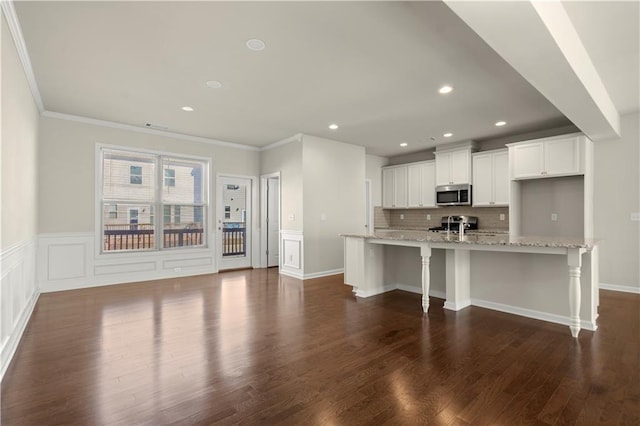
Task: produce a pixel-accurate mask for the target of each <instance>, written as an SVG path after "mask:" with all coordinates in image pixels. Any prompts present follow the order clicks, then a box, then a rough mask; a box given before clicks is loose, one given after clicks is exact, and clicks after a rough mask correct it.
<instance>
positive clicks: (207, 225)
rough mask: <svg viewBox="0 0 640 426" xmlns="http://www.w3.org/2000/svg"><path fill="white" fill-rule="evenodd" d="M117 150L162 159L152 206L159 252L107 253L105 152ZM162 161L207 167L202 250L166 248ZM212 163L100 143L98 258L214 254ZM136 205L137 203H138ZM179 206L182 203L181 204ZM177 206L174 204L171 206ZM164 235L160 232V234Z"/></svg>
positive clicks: (96, 204) (96, 205)
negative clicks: (104, 211) (176, 159)
mask: <svg viewBox="0 0 640 426" xmlns="http://www.w3.org/2000/svg"><path fill="white" fill-rule="evenodd" d="M105 149H106V150H117V151H124V152H130V153H131V154H132V155H135V154H142V155H145V154H146V155H155V156H158V162H157V170H156V188H155V189H156V194H155V200H154V202H153V203H152V204H153V206H154V210H155V213H154V226H155V230H156V232H154V235H155V239H156V244H155V246H156V248H153V249H148V250H117V251H116V250H114V251H104V240H103V236H104V234H103V230H104V218H103V211H102V203H103V201H104V200H103V193H102V187H103V169H102V167H103V155H102V152H103V150H105ZM162 157H170V158H178V159H184V160H193V161H200V162H202V163H203V164H204V170H203V176H202V186H203V188H202V190H203V203H202V204H203V206H204V217H203V228H204V230H203V236H202V240H203V241H202V245H199V246H183V247H167V248H164V247H162V244H163V240H162V234H163V232H162V231H163V230H164V214H163V212H164V209H163V206H164V205H165V204H164V203H163V202H162V190H163V188H164V171H163V167H162ZM211 167H212V165H211V159H209V158H206V157H200V156H195V155H188V154H181V153H175V152H167V151H155V150H149V149H138V148H129V147H126V146H120V145H108V144H101V143H96V149H95V170H96V174H95V176H96V179H95V191H94V193H95V199H94V209H95V216H94V217H95V221H94V223H95V225H96V226H95V255H96V258H98V257H102V256H105V257H109V258H117V257H130V256H144V255H157V254H159V253H176V254H177V253H189V252H202V251H205V250H211V248H212V247H213V242H214V240H215V232H214V229H215V228H214V227H213V223H212V219H211V217H212V212H211V209H212V208H214V207H212V205H211V190H210V188H211V187H212V186H211V177H210V176H211ZM134 203H135V201H134ZM178 204H179V203H178ZM167 205H174V204H170V203H169V204H167ZM158 231H160V232H158Z"/></svg>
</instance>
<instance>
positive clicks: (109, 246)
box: [100, 148, 209, 252]
mask: <svg viewBox="0 0 640 426" xmlns="http://www.w3.org/2000/svg"><path fill="white" fill-rule="evenodd" d="M100 155H101V158H100V160H101V172H102V173H101V179H102V182H101V186H100V187H101V194H100V204H101V207H100V208H101V211H102V221H101V225H100V226H101V232H102V241H103V245H102V252H122V251H148V250H163V249H168V248H180V247H203V246H205V245H206V241H207V229H206V226H205V223H204V222H205V218H206V217H207V215H206V211H207V209H208V207H209V206H208V197H207V196H206V187H207V176H208V163H207V161H205V160H200V159H192V158H181V157H179V156H171V155H158V154H154V153H149V152H134V151H127V150H116V149H109V148H102V149H101V150H100ZM143 176H144V179H143ZM156 212H162V214H161V215H160V216H158V217H157V219H160V218H162V221H160V220H155V219H156V216H157V215H156Z"/></svg>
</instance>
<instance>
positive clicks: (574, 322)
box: [342, 229, 598, 337]
mask: <svg viewBox="0 0 640 426" xmlns="http://www.w3.org/2000/svg"><path fill="white" fill-rule="evenodd" d="M342 236H343V237H344V241H345V284H348V285H351V286H353V288H354V293H355V294H356V296H358V297H369V296H372V295H374V294H379V293H381V292H383V291H388V289H389V288H390V287H389V285H388V283H385V282H384V280H385V273H384V270H383V268H384V256H385V250H384V247H385V246H404V247H415V248H418V249H419V250H420V258H421V263H422V265H421V266H422V271H421V272H422V273H421V283H420V284H421V287H422V308H423V311H424V312H425V313H426V312H428V310H429V297H428V296H429V290H430V286H431V273H430V259H431V254H432V250H433V249H443V250H445V251H446V301H445V304H444V307H445V308H446V309H450V310H454V311H457V310H460V309H464V308H466V307H467V306H470V305H473V304H475V303H473V301H474V299H473V298H472V291H473V287H474V286H482V285H483V283H482V280H481V279H480V278H478V280H477V281H478V282H476V279H475V275H474V274H472V263H471V252H511V253H521V254H525V255H532V256H537V257H535V258H532V260H531V265H530V266H531V267H526V268H525V269H526V273H525V272H524V271H521V270H519V268H520V266H517V267H514V268H513V273H512V275H513V276H512V280H513V282H514V283H516V282H517V283H519V284H520V285H525V286H528V290H531V292H533V293H535V292H536V291H538V292H542V291H545V292H547V293H545V294H543V295H542V297H538V298H539V299H541V300H544V298H545V297H548V298H549V300H550V301H552V300H553V299H557V298H558V297H559V296H558V295H557V294H556V293H555V290H557V287H559V286H552V287H551V288H552V290H551V291H549V290H548V289H547V290H539V289H543V288H544V285H542V284H544V280H547V281H548V280H549V279H548V277H549V271H550V270H551V269H553V274H554V277H555V279H554V282H558V283H566V285H564V289H565V290H564V291H563V293H564V295H568V300H567V302H568V303H567V305H568V306H567V309H566V312H560V314H559V315H558V313H549V312H547V311H548V310H547V309H545V306H544V302H541V304H540V307H539V308H536V310H531V309H528V308H523V307H518V306H508V307H507V308H506V309H500V308H499V307H498V308H495V309H498V310H505V311H507V312H512V313H520V314H522V315H527V316H532V317H535V318H540V319H545V320H548V321H553V322H558V323H563V324H568V325H569V328H570V330H571V334H572V335H573V336H574V337H577V336H578V333H579V331H580V329H581V328H585V329H590V330H595V329H596V323H595V320H596V318H597V305H598V296H597V270H596V267H595V265H597V262H594V259H593V257H595V256H597V242H596V241H595V240H589V239H582V238H569V237H567V238H556V237H537V236H511V235H509V234H507V233H491V232H482V231H475V232H468V233H465V234H464V235H463V236H459V235H457V234H454V233H447V232H440V233H435V232H427V231H417V230H391V229H390V230H386V229H385V230H376V231H375V232H374V233H373V234H363V235H358V234H342ZM585 253H586V254H587V255H588V257H589V262H588V265H589V270H588V274H587V282H585V283H581V275H582V272H583V271H582V269H583V256H584V255H585ZM540 255H554V256H540ZM557 256H563V257H564V259H565V260H566V262H565V263H563V264H564V265H565V266H564V268H561V269H562V270H560V268H559V267H558V262H557V260H556V259H557ZM550 257H552V258H554V259H550ZM508 260H509V259H507V261H508ZM552 260H553V262H552ZM483 262H487V260H486V258H483ZM489 262H492V261H491V260H489ZM476 263H477V262H476ZM476 266H477V265H476ZM480 267H481V268H482V269H484V270H485V271H486V270H487V269H488V270H491V269H492V268H494V267H495V268H507V270H508V265H506V263H505V261H504V260H503V259H497V260H496V261H495V265H488V266H487V265H481V266H480ZM567 271H568V275H567ZM484 275H485V276H487V274H486V272H485V274H484ZM502 275H504V273H503V274H502ZM472 277H473V279H472ZM387 279H388V278H387ZM489 280H490V279H487V278H485V279H484V281H489ZM507 281H509V280H507ZM523 283H524V284H523ZM547 287H548V286H547ZM583 290H584V291H583ZM523 293H527V292H523ZM582 293H586V294H584V295H583V294H582ZM583 299H584V301H586V302H587V303H586V304H587V306H585V309H584V310H583V316H585V317H586V318H584V319H582V320H581V315H580V313H581V304H582V303H583ZM525 302H526V300H522V303H523V304H525ZM487 303H489V302H487ZM479 305H482V304H480V303H479ZM494 305H495V306H503V305H500V304H497V303H495V304H494ZM565 306H566V305H565Z"/></svg>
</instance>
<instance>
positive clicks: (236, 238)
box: [216, 176, 252, 270]
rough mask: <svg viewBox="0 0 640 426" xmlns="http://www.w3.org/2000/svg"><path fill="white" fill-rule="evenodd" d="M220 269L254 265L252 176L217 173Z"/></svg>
mask: <svg viewBox="0 0 640 426" xmlns="http://www.w3.org/2000/svg"><path fill="white" fill-rule="evenodd" d="M217 186H218V191H217V201H218V202H217V210H218V213H217V216H218V217H217V220H216V222H217V223H216V225H217V226H216V227H217V231H216V232H217V234H218V253H219V254H218V269H219V270H224V269H236V268H249V267H251V195H252V181H251V179H250V178H241V177H228V176H219V177H218V184H217Z"/></svg>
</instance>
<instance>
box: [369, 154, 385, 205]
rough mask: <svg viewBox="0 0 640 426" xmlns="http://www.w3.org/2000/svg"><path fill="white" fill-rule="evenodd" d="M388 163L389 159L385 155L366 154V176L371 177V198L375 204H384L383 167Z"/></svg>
mask: <svg viewBox="0 0 640 426" xmlns="http://www.w3.org/2000/svg"><path fill="white" fill-rule="evenodd" d="M388 163H389V159H388V158H385V157H378V156H377V155H366V156H365V167H366V172H365V177H366V178H367V179H371V192H372V197H371V199H372V202H373V205H374V206H382V167H384V166H386V165H387V164H388Z"/></svg>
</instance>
